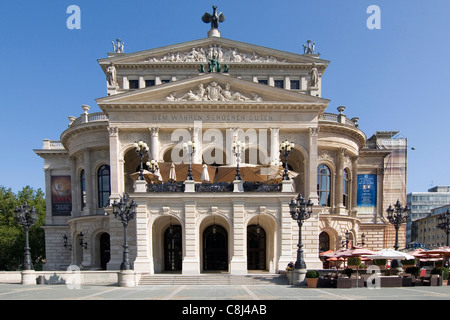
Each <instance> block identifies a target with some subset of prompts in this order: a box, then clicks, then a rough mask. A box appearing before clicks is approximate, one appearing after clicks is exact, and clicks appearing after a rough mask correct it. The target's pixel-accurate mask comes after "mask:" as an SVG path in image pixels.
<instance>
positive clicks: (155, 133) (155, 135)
mask: <svg viewBox="0 0 450 320" xmlns="http://www.w3.org/2000/svg"><path fill="white" fill-rule="evenodd" d="M149 129H150V133H151V141H150V157H151V159H150V160H156V161H160V160H162V159H159V152H160V148H161V145H160V143H159V128H158V127H152V128H149Z"/></svg>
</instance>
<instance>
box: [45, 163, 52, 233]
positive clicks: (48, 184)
mask: <svg viewBox="0 0 450 320" xmlns="http://www.w3.org/2000/svg"><path fill="white" fill-rule="evenodd" d="M44 172H45V207H46V210H45V211H46V215H45V224H46V225H51V224H53V212H52V169H51V168H49V167H46V168H44Z"/></svg>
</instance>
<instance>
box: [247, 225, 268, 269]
mask: <svg viewBox="0 0 450 320" xmlns="http://www.w3.org/2000/svg"><path fill="white" fill-rule="evenodd" d="M247 269H248V270H266V232H265V231H264V229H263V228H262V227H261V226H260V225H251V226H248V227H247Z"/></svg>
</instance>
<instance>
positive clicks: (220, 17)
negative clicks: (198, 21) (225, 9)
mask: <svg viewBox="0 0 450 320" xmlns="http://www.w3.org/2000/svg"><path fill="white" fill-rule="evenodd" d="M202 21H203V22H204V23H211V29H218V28H219V22H224V21H225V15H224V14H223V13H222V12H221V13H219V14H217V6H213V14H209V13H208V12H205V14H204V15H203V17H202Z"/></svg>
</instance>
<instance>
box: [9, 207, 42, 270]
mask: <svg viewBox="0 0 450 320" xmlns="http://www.w3.org/2000/svg"><path fill="white" fill-rule="evenodd" d="M14 213H15V218H16V220H17V222H18V223H19V224H20V225H22V226H23V228H24V229H25V248H24V249H25V254H24V260H23V266H22V270H33V263H32V262H31V254H30V245H29V239H28V231H29V230H30V228H31V226H32V225H34V224H35V223H36V221H37V218H38V212H37V210H36V209H35V208H34V207H32V208H31V210H30V209H29V207H28V204H27V202H26V201H25V203H24V204H23V205H21V206H20V207H16V208H15V209H14Z"/></svg>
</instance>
